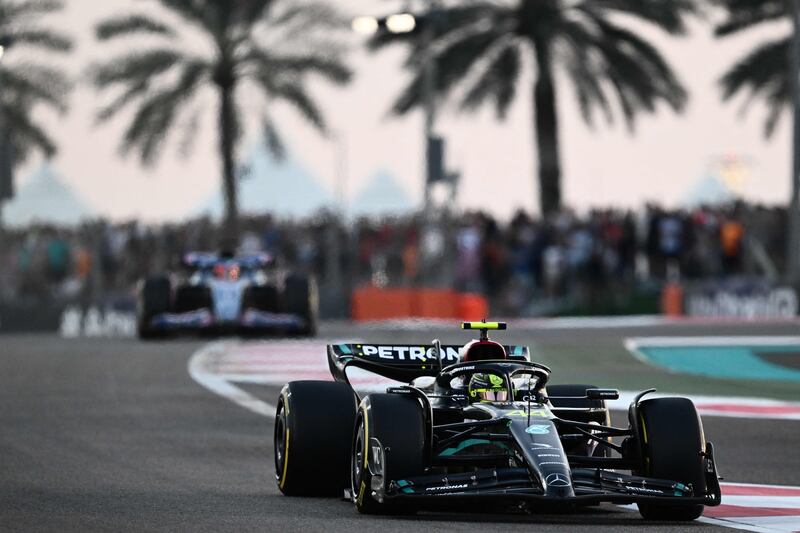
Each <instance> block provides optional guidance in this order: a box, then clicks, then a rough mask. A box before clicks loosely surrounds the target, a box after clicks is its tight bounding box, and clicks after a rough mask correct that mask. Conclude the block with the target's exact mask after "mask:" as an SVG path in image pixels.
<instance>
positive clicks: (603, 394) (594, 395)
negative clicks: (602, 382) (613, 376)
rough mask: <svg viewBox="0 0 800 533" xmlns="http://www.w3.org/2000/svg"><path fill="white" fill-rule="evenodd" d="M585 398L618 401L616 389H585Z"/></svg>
mask: <svg viewBox="0 0 800 533" xmlns="http://www.w3.org/2000/svg"><path fill="white" fill-rule="evenodd" d="M586 397H587V398H588V399H590V400H619V391H618V390H617V389H586Z"/></svg>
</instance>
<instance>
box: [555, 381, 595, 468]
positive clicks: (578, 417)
mask: <svg viewBox="0 0 800 533" xmlns="http://www.w3.org/2000/svg"><path fill="white" fill-rule="evenodd" d="M596 388H597V386H595V385H577V384H568V385H548V386H547V395H548V397H549V398H550V404H551V405H552V406H553V408H555V409H558V408H559V407H570V408H575V407H577V408H582V409H602V411H594V412H590V413H586V412H580V411H564V412H561V413H558V415H559V417H560V418H563V419H566V420H572V421H575V422H585V423H589V422H596V423H598V424H600V425H603V426H608V425H611V415H610V414H609V412H608V408H607V407H606V402H605V400H590V399H588V398H559V396H586V389H596ZM589 444H590V443H589V442H588V440H587V441H585V442H583V443H581V442H580V441H578V442H577V443H576V445H575V446H574V448H575V449H573V450H570V451H569V452H570V453H571V454H576V455H585V454H587V453H588V452H587V451H584V450H583V448H585V447H588V446H589ZM609 452H610V450H609V449H608V448H606V447H604V446H600V445H598V446H596V447H594V453H593V455H594V456H595V457H608V456H610V453H609Z"/></svg>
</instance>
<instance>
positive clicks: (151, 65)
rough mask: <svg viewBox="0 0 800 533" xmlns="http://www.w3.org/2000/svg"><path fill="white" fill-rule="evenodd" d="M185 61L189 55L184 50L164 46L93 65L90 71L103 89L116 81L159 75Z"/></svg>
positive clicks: (124, 81) (121, 81) (136, 79)
mask: <svg viewBox="0 0 800 533" xmlns="http://www.w3.org/2000/svg"><path fill="white" fill-rule="evenodd" d="M185 61H187V56H186V55H185V54H183V53H182V52H180V51H178V50H175V49H167V48H162V49H156V50H148V51H145V52H133V53H130V54H127V55H123V56H119V57H116V58H113V59H111V60H109V61H107V62H106V63H103V64H95V65H92V66H91V67H90V69H89V72H90V77H91V79H92V81H93V83H94V84H95V86H96V87H97V88H100V89H102V88H105V87H108V86H109V85H113V84H115V83H126V82H131V81H138V80H141V79H143V78H152V77H155V76H158V75H159V74H163V73H165V72H167V71H168V70H170V69H172V68H173V67H175V66H176V65H179V64H180V63H182V62H185Z"/></svg>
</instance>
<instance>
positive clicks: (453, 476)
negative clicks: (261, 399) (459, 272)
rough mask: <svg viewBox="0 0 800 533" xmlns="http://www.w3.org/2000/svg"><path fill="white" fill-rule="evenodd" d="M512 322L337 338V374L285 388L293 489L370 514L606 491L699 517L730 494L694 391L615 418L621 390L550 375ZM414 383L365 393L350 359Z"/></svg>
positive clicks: (282, 477) (550, 503)
mask: <svg viewBox="0 0 800 533" xmlns="http://www.w3.org/2000/svg"><path fill="white" fill-rule="evenodd" d="M505 327H506V326H505V324H503V323H498V322H494V323H492V322H485V321H484V322H476V323H464V324H463V328H465V329H475V330H479V331H480V337H479V339H477V340H473V341H471V342H469V343H467V344H466V345H464V346H461V347H459V346H445V345H442V344H441V343H440V342H438V341H433V343H431V344H415V345H386V344H364V343H361V344H333V345H329V346H328V347H327V350H328V363H329V366H330V371H331V374H332V376H333V378H334V381H329V382H322V381H294V382H290V383H288V384H286V385H285V386H284V387H283V389H282V391H281V393H280V396H279V397H278V401H277V408H276V415H275V433H274V450H275V454H274V460H275V479H276V481H277V484H278V488H279V489H280V491H281V492H282V493H283V494H285V495H287V496H299V495H330V496H336V495H340V496H341V495H342V494H346V497H349V499H351V500H352V502H353V503H354V505H355V507H356V508H357V509H358V511H360V512H361V513H371V514H372V513H375V514H379V513H408V512H414V511H416V510H419V509H423V508H428V507H432V508H437V507H447V508H448V509H450V510H452V508H453V506H456V507H458V506H465V507H466V506H469V505H470V504H472V505H474V504H476V503H480V504H481V506H482V507H484V506H487V505H493V506H494V505H497V506H499V507H501V508H502V507H509V508H512V507H513V508H515V509H527V510H529V511H535V510H539V509H542V508H551V507H555V508H567V509H571V508H574V507H576V506H581V505H592V504H598V503H601V502H613V503H617V504H631V503H636V504H637V505H638V508H639V511H640V513H641V515H642V516H643V517H644V518H646V519H652V520H675V521H688V520H694V519H696V518H698V517H699V516H700V515H701V514H702V513H703V509H704V507H705V506H716V505H719V504H720V502H721V493H720V486H719V478H718V476H717V469H716V464H715V461H714V447H713V445H712V444H711V443H710V442H706V441H705V438H704V435H703V427H702V422H701V420H700V417H699V416H698V414H697V411H696V410H695V407H694V404H693V403H692V402H691V401H690V400H689V399H686V398H679V397H657V398H647V395H648V394H650V393H652V392H654V389H650V390H646V391H643V392H642V393H640V394H638V395H637V396H636V398H635V400H634V401H633V402H632V403H631V405H630V408H629V410H628V426H627V427H612V426H611V425H610V418H609V412H608V409H607V407H606V404H605V402H606V400H610V399H617V398H618V397H619V392H618V391H616V390H613V389H600V388H597V387H594V386H591V385H550V384H549V381H550V375H551V372H550V370H549V369H548V368H547V367H546V366H545V365H542V364H539V363H536V362H532V361H530V351H529V349H528V348H527V347H525V346H508V345H502V344H499V343H497V342H494V341H492V340H490V339H489V336H488V331H489V330H493V329H505ZM349 368H360V369H364V370H368V371H370V372H373V373H375V374H379V375H381V376H384V377H386V378H388V379H390V380H394V381H396V382H401V383H408V384H407V385H398V386H391V387H388V388H387V389H386V391H385V392H381V393H375V392H373V393H369V394H364V395H363V396H359V394H358V393H357V392H356V391H355V390H354V388H353V387H352V386H351V385H350V383H349V381H348V374H347V369H349Z"/></svg>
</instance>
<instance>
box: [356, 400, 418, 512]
mask: <svg viewBox="0 0 800 533" xmlns="http://www.w3.org/2000/svg"><path fill="white" fill-rule="evenodd" d="M376 452H378V453H380V454H381V457H376ZM424 469H425V417H424V415H423V412H422V406H420V404H419V402H418V401H417V400H416V399H414V398H410V397H408V396H401V395H399V394H370V395H369V396H367V397H366V398H364V400H362V402H361V405H360V406H359V409H358V415H357V418H356V430H355V435H354V436H353V453H352V456H351V467H350V471H351V483H350V491H351V495H352V498H353V502H354V503H355V505H356V509H357V510H358V512H360V513H364V514H389V513H407V512H409V511H410V509H408V508H404V507H402V506H400V505H397V504H395V503H390V502H388V501H383V502H379V501H378V500H377V499H376V498H375V496H376V495H377V494H376V492H377V490H378V489H379V490H380V492H385V491H386V490H387V489H388V487H389V483H390V482H391V481H397V480H400V479H405V478H407V477H411V476H415V475H420V474H422V473H423V472H424Z"/></svg>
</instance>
